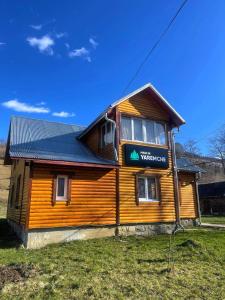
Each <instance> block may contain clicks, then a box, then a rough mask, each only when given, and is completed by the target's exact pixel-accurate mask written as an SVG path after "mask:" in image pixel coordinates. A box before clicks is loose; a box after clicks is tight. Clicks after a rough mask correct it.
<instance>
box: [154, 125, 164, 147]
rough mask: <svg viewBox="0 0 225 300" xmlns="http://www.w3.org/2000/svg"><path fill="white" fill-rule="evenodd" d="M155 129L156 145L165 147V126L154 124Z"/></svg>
mask: <svg viewBox="0 0 225 300" xmlns="http://www.w3.org/2000/svg"><path fill="white" fill-rule="evenodd" d="M155 129H156V140H157V144H160V145H165V143H166V136H165V126H164V125H163V124H161V123H156V124H155Z"/></svg>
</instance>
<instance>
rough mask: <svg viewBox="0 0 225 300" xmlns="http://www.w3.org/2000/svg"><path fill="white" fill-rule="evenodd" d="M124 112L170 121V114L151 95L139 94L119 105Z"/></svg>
mask: <svg viewBox="0 0 225 300" xmlns="http://www.w3.org/2000/svg"><path fill="white" fill-rule="evenodd" d="M118 110H119V111H120V112H122V113H127V114H131V115H134V116H140V117H145V118H150V119H151V118H152V119H156V120H160V121H169V116H168V114H167V112H166V111H165V110H163V109H162V107H161V106H160V105H159V104H158V102H157V101H156V100H155V99H154V98H152V97H151V96H147V95H145V94H141V93H140V94H138V95H135V96H133V97H132V98H129V99H127V100H126V101H123V102H121V103H120V104H119V105H118Z"/></svg>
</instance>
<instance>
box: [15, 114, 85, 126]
mask: <svg viewBox="0 0 225 300" xmlns="http://www.w3.org/2000/svg"><path fill="white" fill-rule="evenodd" d="M14 118H20V119H26V120H34V121H44V122H47V123H54V124H61V125H69V126H79V127H84V128H86V127H87V126H85V125H78V124H69V123H64V122H56V121H49V120H45V119H39V118H31V117H25V116H17V115H12V116H11V118H10V119H11V120H12V119H14Z"/></svg>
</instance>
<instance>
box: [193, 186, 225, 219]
mask: <svg viewBox="0 0 225 300" xmlns="http://www.w3.org/2000/svg"><path fill="white" fill-rule="evenodd" d="M198 189H199V202H200V208H201V213H202V214H203V215H225V181H220V182H212V183H205V184H199V186H198Z"/></svg>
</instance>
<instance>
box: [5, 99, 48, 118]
mask: <svg viewBox="0 0 225 300" xmlns="http://www.w3.org/2000/svg"><path fill="white" fill-rule="evenodd" d="M2 105H3V106H4V107H7V108H9V109H12V110H14V111H18V112H26V113H42V114H47V113H49V112H50V110H49V109H48V108H47V107H43V106H38V107H37V106H35V105H31V104H28V103H24V102H20V101H18V100H17V99H13V100H9V101H6V102H3V103H2Z"/></svg>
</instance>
